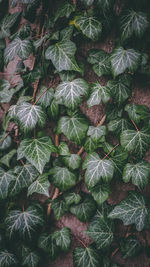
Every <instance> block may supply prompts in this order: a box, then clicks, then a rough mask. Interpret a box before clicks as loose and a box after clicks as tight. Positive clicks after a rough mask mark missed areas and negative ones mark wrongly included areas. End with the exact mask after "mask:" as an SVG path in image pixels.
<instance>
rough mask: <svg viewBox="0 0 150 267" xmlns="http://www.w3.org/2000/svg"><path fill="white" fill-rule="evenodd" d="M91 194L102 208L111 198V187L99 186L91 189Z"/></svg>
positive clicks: (106, 185)
mask: <svg viewBox="0 0 150 267" xmlns="http://www.w3.org/2000/svg"><path fill="white" fill-rule="evenodd" d="M90 192H91V195H92V197H93V198H94V200H95V201H96V202H97V204H98V205H99V206H100V205H101V204H102V203H103V202H104V201H105V200H107V198H108V197H109V193H110V186H109V185H108V184H102V185H101V184H97V185H96V186H95V187H93V188H91V189H90Z"/></svg>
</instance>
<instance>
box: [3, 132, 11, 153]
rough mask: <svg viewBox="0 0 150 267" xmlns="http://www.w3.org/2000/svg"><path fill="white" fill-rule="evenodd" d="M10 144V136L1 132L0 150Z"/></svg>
mask: <svg viewBox="0 0 150 267" xmlns="http://www.w3.org/2000/svg"><path fill="white" fill-rule="evenodd" d="M10 145H11V136H10V135H8V134H7V133H5V132H3V133H2V134H0V150H5V149H7V148H9V147H10Z"/></svg>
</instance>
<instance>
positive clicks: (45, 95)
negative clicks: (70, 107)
mask: <svg viewBox="0 0 150 267" xmlns="http://www.w3.org/2000/svg"><path fill="white" fill-rule="evenodd" d="M46 90H47V91H46ZM53 97H54V89H53V88H49V89H47V88H46V87H45V86H42V88H41V90H40V93H39V95H38V96H37V99H38V103H40V104H41V105H42V106H43V107H45V108H47V107H48V106H50V104H51V102H52V100H53Z"/></svg>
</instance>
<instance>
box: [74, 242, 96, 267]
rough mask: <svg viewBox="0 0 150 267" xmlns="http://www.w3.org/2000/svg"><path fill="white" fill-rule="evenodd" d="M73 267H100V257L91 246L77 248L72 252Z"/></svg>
mask: <svg viewBox="0 0 150 267" xmlns="http://www.w3.org/2000/svg"><path fill="white" fill-rule="evenodd" d="M73 264H74V267H85V266H87V267H100V256H99V253H98V251H96V249H95V248H93V247H92V246H90V247H85V248H83V247H81V248H80V247H78V248H75V249H74V251H73Z"/></svg>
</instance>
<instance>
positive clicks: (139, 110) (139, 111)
mask: <svg viewBox="0 0 150 267" xmlns="http://www.w3.org/2000/svg"><path fill="white" fill-rule="evenodd" d="M125 111H126V112H127V113H128V116H129V118H130V119H131V120H133V121H134V122H135V123H136V124H138V123H139V122H140V121H141V120H143V119H148V118H149V117H150V110H149V108H148V107H147V106H144V105H138V104H128V105H126V106H125Z"/></svg>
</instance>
